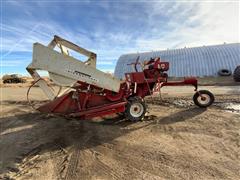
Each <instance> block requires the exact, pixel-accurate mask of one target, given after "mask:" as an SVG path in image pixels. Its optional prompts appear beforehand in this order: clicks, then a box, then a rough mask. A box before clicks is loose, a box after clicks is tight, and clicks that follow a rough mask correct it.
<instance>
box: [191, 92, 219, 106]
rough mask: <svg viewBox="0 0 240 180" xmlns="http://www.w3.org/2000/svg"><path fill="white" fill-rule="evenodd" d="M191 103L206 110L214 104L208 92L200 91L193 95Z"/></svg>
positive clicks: (211, 95) (212, 96)
mask: <svg viewBox="0 0 240 180" xmlns="http://www.w3.org/2000/svg"><path fill="white" fill-rule="evenodd" d="M193 102H194V104H196V105H197V106H199V107H201V108H206V107H208V106H211V105H212V103H213V102H214V95H213V94H212V93H211V92H210V91H207V90H200V91H197V92H196V93H195V94H194V96H193Z"/></svg>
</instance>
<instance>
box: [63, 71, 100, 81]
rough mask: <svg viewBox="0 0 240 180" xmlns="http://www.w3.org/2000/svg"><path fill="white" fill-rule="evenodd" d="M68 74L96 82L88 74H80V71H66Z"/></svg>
mask: <svg viewBox="0 0 240 180" xmlns="http://www.w3.org/2000/svg"><path fill="white" fill-rule="evenodd" d="M68 72H69V73H72V74H73V75H77V76H79V77H82V78H88V79H91V80H92V81H95V82H98V79H95V78H94V77H92V76H91V75H89V74H86V73H83V72H80V71H77V70H68Z"/></svg>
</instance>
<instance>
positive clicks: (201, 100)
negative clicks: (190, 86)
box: [197, 94, 211, 105]
mask: <svg viewBox="0 0 240 180" xmlns="http://www.w3.org/2000/svg"><path fill="white" fill-rule="evenodd" d="M197 101H198V103H199V104H201V105H207V104H209V103H210V101H211V97H210V96H209V95H207V94H201V95H200V96H199V97H198V98H197Z"/></svg>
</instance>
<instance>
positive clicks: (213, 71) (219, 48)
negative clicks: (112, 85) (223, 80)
mask: <svg viewBox="0 0 240 180" xmlns="http://www.w3.org/2000/svg"><path fill="white" fill-rule="evenodd" d="M138 56H140V61H141V62H143V61H144V60H148V59H150V58H151V57H152V58H155V57H160V58H161V60H162V61H168V62H169V63H170V68H169V71H168V75H169V76H171V77H184V76H197V77H202V76H217V74H218V71H219V70H220V69H229V70H231V71H232V72H233V71H234V69H235V67H236V66H237V65H240V43H232V44H222V45H214V46H202V47H193V48H181V49H173V50H164V51H153V52H144V53H134V54H124V55H122V56H120V57H119V59H118V61H117V64H116V68H115V71H114V75H115V76H116V77H118V78H123V77H124V73H126V72H132V71H133V68H132V66H129V65H127V64H129V63H132V62H135V61H136V59H137V57H138ZM139 70H140V67H139Z"/></svg>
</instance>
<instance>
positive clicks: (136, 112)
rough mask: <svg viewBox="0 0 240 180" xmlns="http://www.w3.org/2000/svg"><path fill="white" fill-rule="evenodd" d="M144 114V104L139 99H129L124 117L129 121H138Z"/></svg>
mask: <svg viewBox="0 0 240 180" xmlns="http://www.w3.org/2000/svg"><path fill="white" fill-rule="evenodd" d="M145 114H146V104H145V102H144V101H143V99H141V98H139V97H131V98H129V99H128V103H127V105H126V110H125V117H126V118H127V119H129V120H131V121H134V122H136V121H139V120H141V119H142V118H143V117H144V115H145Z"/></svg>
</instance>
